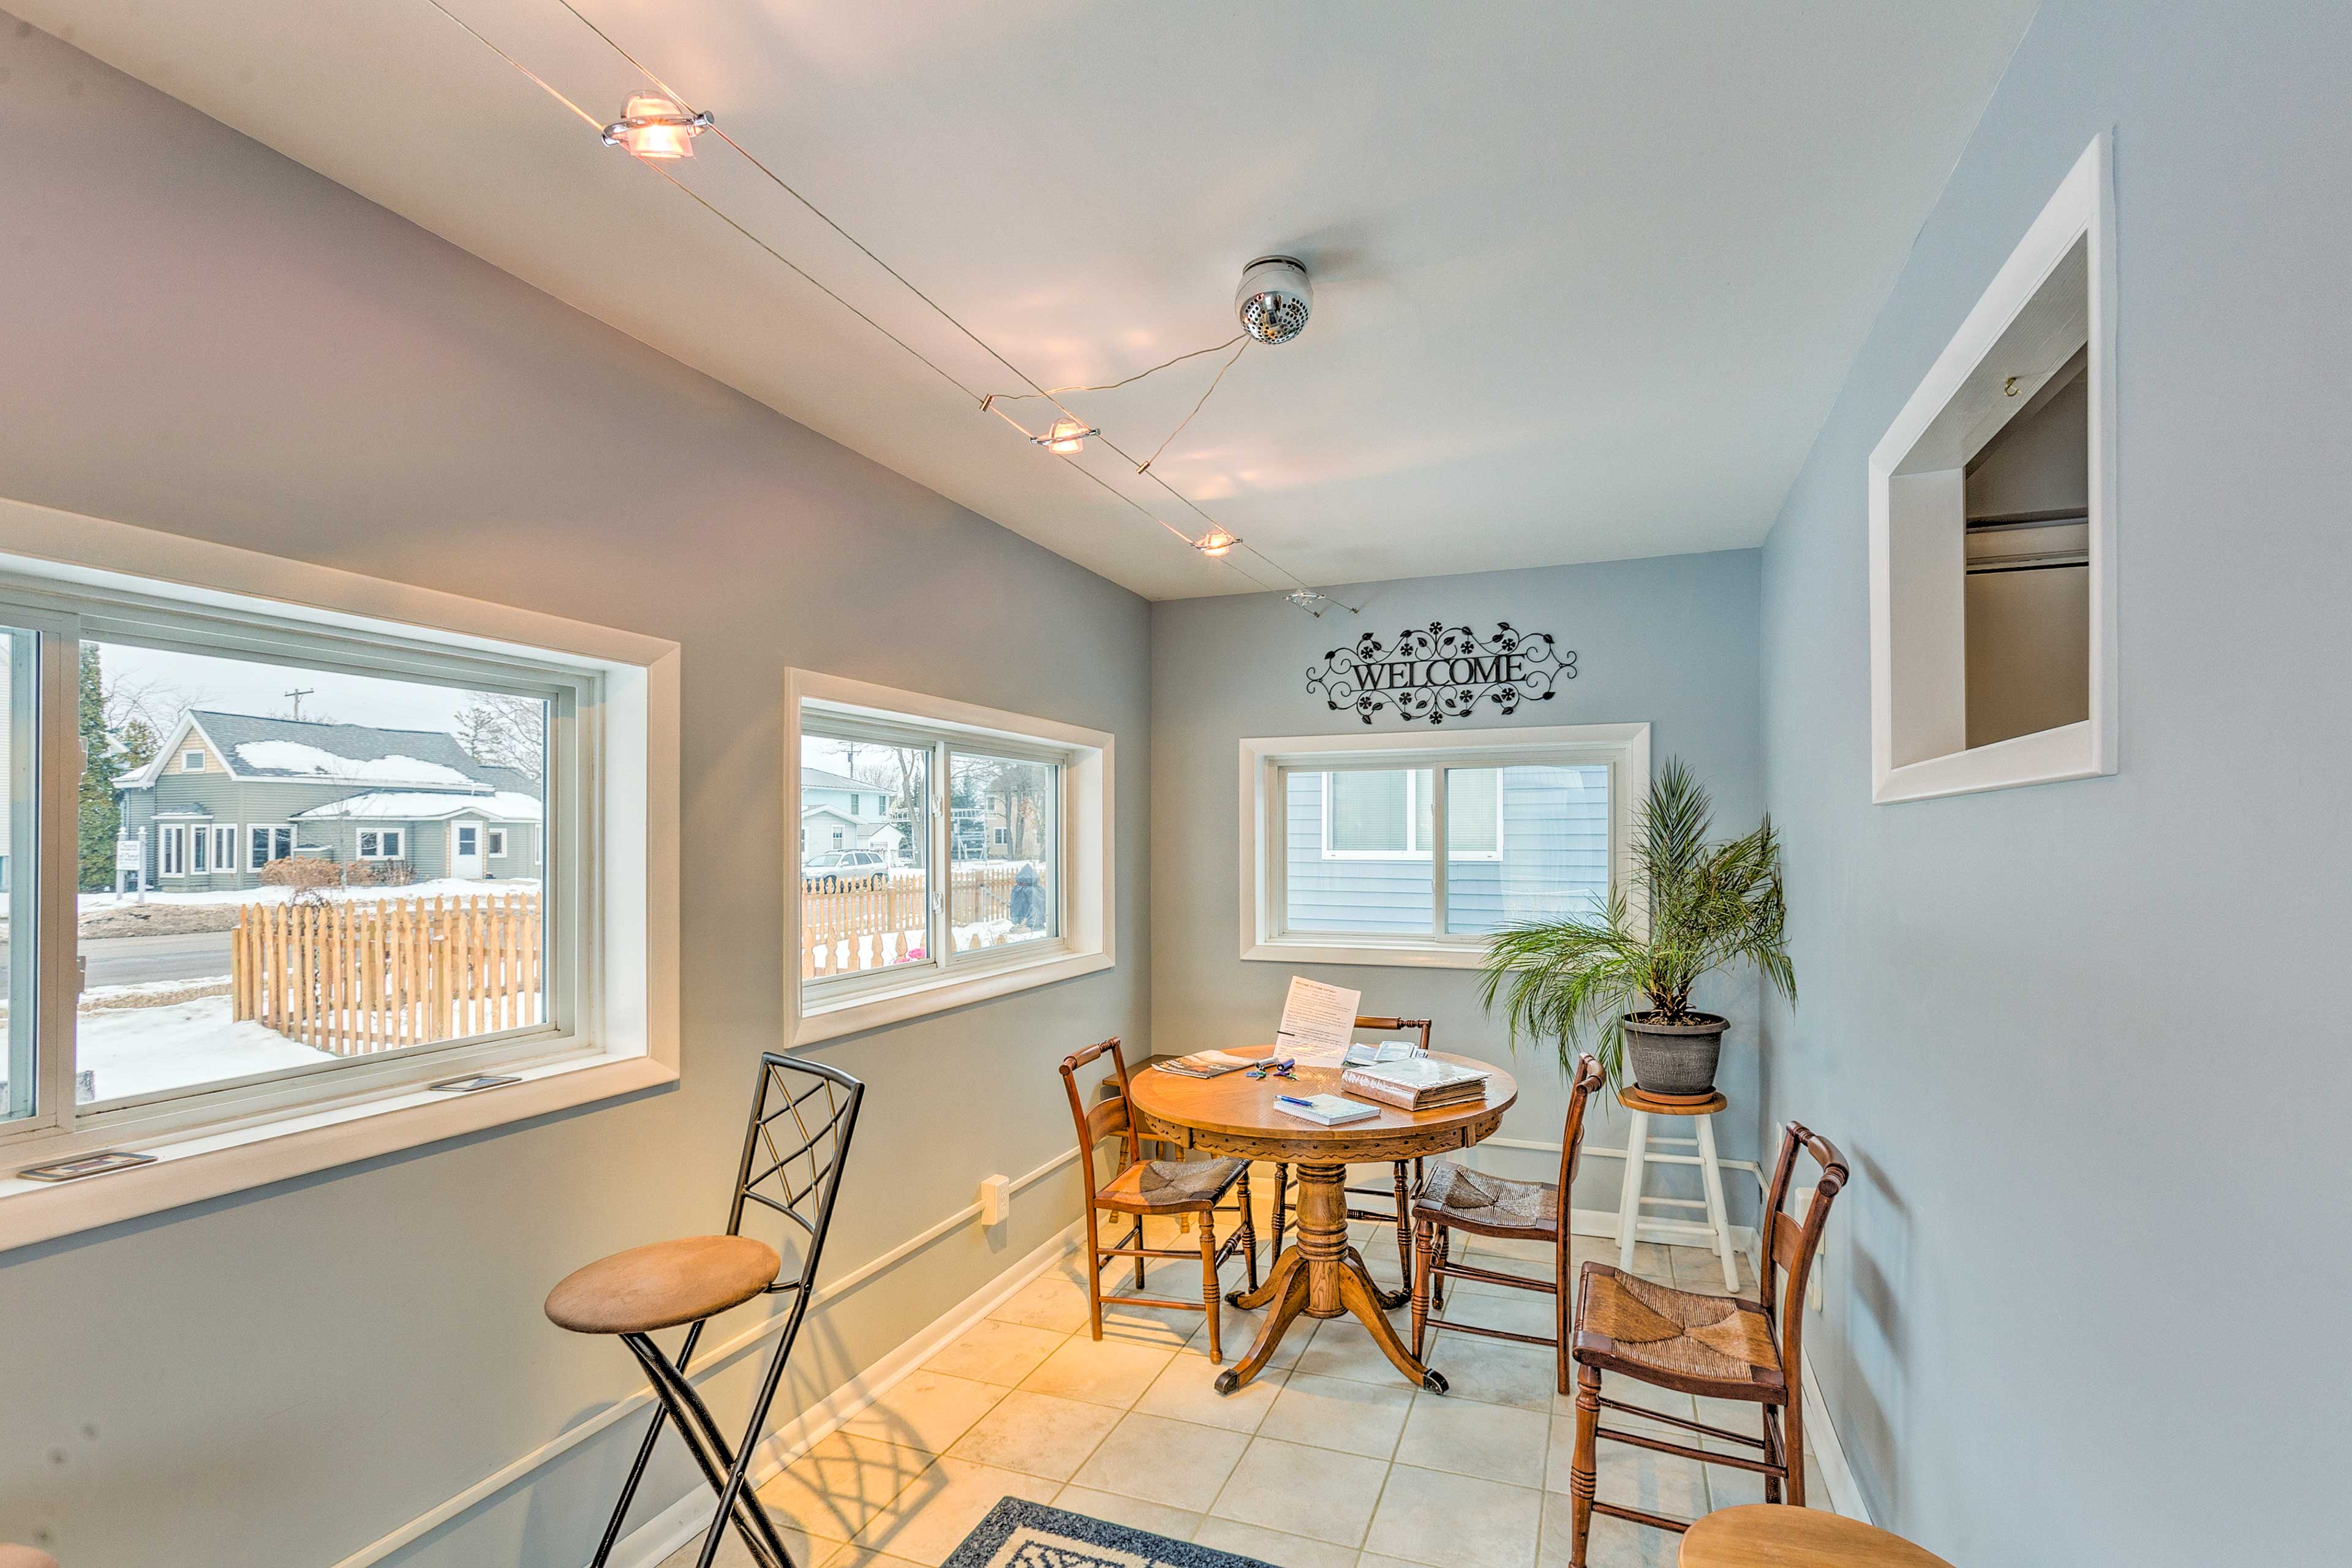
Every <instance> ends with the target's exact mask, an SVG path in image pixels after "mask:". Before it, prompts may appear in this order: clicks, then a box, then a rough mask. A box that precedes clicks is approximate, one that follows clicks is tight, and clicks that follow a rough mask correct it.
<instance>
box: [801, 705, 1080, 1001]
mask: <svg viewBox="0 0 2352 1568" xmlns="http://www.w3.org/2000/svg"><path fill="white" fill-rule="evenodd" d="M795 689H796V690H798V691H799V692H800V693H801V695H799V696H798V697H797V698H796V699H795V707H794V710H793V716H794V720H795V722H794V723H793V727H792V742H791V743H792V745H793V758H792V761H793V769H792V773H793V777H792V783H791V788H790V790H789V792H788V797H787V798H788V800H789V801H790V803H791V808H792V810H793V812H795V813H796V814H797V816H798V817H799V825H798V829H797V831H795V832H793V833H791V834H789V835H788V836H787V843H788V844H789V845H790V846H791V849H792V853H791V857H790V858H791V865H790V872H791V878H792V881H793V884H795V885H796V889H797V896H796V897H795V898H794V900H793V909H794V913H795V917H796V918H795V919H794V920H793V922H792V927H793V930H792V935H791V951H790V952H789V953H788V962H789V963H790V965H791V968H792V973H794V974H796V975H797V976H798V977H799V987H798V997H797V1004H798V1005H797V1008H796V1014H795V1018H794V1020H793V1027H792V1034H793V1038H794V1039H795V1041H800V1040H808V1039H818V1038H825V1037H830V1036H832V1035H835V1034H839V1033H844V1032H846V1031H847V1030H848V1029H850V1028H853V1027H867V1026H872V1025H873V1024H876V1023H882V1022H889V1021H895V1020H896V1019H898V1018H903V1017H908V1016H914V1015H915V1014H917V1013H920V1012H925V1011H930V1010H933V1009H934V1008H937V1007H942V1006H949V1005H957V1004H958V1003H960V1002H961V1001H964V1000H970V999H972V998H974V997H976V996H980V995H990V994H1002V993H1003V992H1004V991H1007V990H1012V989H1017V988H1019V987H1020V986H1023V985H1028V984H1044V983H1045V982H1046V981H1047V980H1051V979H1055V978H1060V977H1063V976H1064V975H1066V974H1074V973H1085V972H1086V971H1087V970H1089V969H1095V968H1100V967H1103V966H1104V965H1105V964H1107V963H1108V962H1109V960H1110V943H1109V935H1110V932H1109V925H1110V921H1109V898H1108V886H1109V841H1108V835H1107V832H1106V829H1105V825H1106V822H1107V819H1108V801H1109V772H1110V737H1109V736H1108V735H1104V734H1101V733H1099V732H1097V731H1087V730H1079V729H1076V728H1074V727H1071V726H1067V725H1062V724H1057V723H1054V722H1051V721H1045V720H1041V719H1029V718H1024V717H1022V716H1020V715H1015V714H1009V713H1002V712H998V711H996V710H985V709H976V708H972V707H970V706H969V705H966V704H961V703H953V702H948V701H944V700H937V699H931V698H926V697H922V696H919V695H918V694H915V693H909V692H898V691H889V690H887V689H880V688H873V687H867V686H865V685H863V684H862V683H859V682H853V681H845V680H841V679H836V678H833V677H825V676H816V675H811V674H806V673H800V674H797V675H796V678H795Z"/></svg>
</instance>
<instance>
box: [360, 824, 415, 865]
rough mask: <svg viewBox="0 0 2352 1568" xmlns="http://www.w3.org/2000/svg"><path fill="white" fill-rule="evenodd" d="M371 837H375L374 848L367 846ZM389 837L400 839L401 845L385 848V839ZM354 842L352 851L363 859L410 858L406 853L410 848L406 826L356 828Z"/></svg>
mask: <svg viewBox="0 0 2352 1568" xmlns="http://www.w3.org/2000/svg"><path fill="white" fill-rule="evenodd" d="M369 837H373V838H374V839H375V847H374V848H373V849H370V848H369V847H367V841H368V839H369ZM387 838H397V839H399V840H400V847H399V848H398V849H387V848H385V847H384V842H383V841H384V840H385V839H387ZM352 845H353V849H352V853H353V854H355V855H357V856H358V857H359V858H361V859H362V860H405V859H406V858H408V856H407V853H406V851H407V848H408V829H407V828H405V827H360V828H354V829H353V830H352Z"/></svg>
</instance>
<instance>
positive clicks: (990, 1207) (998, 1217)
mask: <svg viewBox="0 0 2352 1568" xmlns="http://www.w3.org/2000/svg"><path fill="white" fill-rule="evenodd" d="M1012 1208H1013V1178H1012V1177H1010V1176H991V1177H989V1178H987V1179H986V1180H985V1181H983V1182H982V1183H981V1184H980V1223H981V1224H982V1225H985V1226H999V1225H1003V1223H1004V1216H1005V1215H1007V1214H1008V1213H1010V1212H1011V1211H1012Z"/></svg>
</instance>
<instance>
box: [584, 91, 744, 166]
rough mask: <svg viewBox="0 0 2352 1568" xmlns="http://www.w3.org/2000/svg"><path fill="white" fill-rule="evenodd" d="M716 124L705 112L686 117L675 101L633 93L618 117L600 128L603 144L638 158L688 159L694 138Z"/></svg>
mask: <svg viewBox="0 0 2352 1568" xmlns="http://www.w3.org/2000/svg"><path fill="white" fill-rule="evenodd" d="M716 123H717V121H715V120H713V119H712V118H711V115H710V112H709V110H703V111H702V112H701V113H699V114H688V112H687V111H686V106H685V105H683V104H681V103H679V102H678V101H677V100H675V99H671V98H665V97H663V96H662V95H661V94H659V93H656V92H633V93H631V94H629V101H628V102H627V103H626V104H625V105H624V106H623V107H622V110H621V118H620V119H618V120H615V121H613V123H612V124H610V125H607V126H606V127H604V145H605V146H607V147H624V148H626V149H627V150H628V151H629V153H631V154H633V155H634V156H635V157H639V158H656V159H669V158H691V157H693V156H694V139H695V138H696V137H698V136H699V135H701V134H702V133H703V132H706V131H708V130H709V129H710V127H711V126H712V125H714V124H716Z"/></svg>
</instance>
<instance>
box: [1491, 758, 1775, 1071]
mask: <svg viewBox="0 0 2352 1568" xmlns="http://www.w3.org/2000/svg"><path fill="white" fill-rule="evenodd" d="M1713 815H1714V808H1713V805H1712V803H1711V802H1710V801H1709V800H1708V798H1707V793H1706V787H1705V786H1704V785H1702V784H1700V783H1699V782H1698V781H1697V780H1696V778H1694V777H1692V776H1691V773H1690V770H1689V769H1688V768H1686V767H1685V766H1684V765H1683V764H1682V763H1680V762H1679V761H1672V760H1670V761H1668V762H1667V763H1666V764H1665V766H1664V768H1663V769H1662V770H1660V772H1659V773H1658V778H1657V782H1656V783H1655V784H1654V785H1652V786H1651V790H1650V797H1649V799H1648V800H1646V801H1644V802H1643V805H1642V807H1641V809H1640V811H1639V812H1638V813H1637V814H1636V817H1635V821H1634V828H1633V868H1632V869H1633V875H1632V877H1631V879H1630V881H1631V883H1632V885H1633V889H1635V890H1636V891H1637V892H1638V893H1639V894H1640V900H1639V901H1638V903H1637V902H1636V901H1635V900H1631V899H1629V898H1628V897H1627V896H1626V889H1624V888H1623V887H1620V888H1618V889H1616V890H1614V891H1612V893H1611V894H1610V896H1609V902H1608V904H1607V906H1606V907H1605V908H1604V909H1603V910H1601V911H1600V913H1598V914H1597V915H1593V916H1588V917H1585V918H1582V919H1571V920H1560V921H1527V922H1525V923H1522V924H1518V925H1513V926H1508V927H1506V928H1505V929H1503V930H1502V931H1496V933H1495V934H1494V935H1493V936H1491V937H1489V938H1488V939H1487V945H1486V963H1485V966H1484V970H1485V999H1486V1007H1487V1009H1488V1010H1489V1011H1490V1012H1491V1011H1492V1010H1493V1009H1494V1007H1495V1006H1496V1004H1497V1003H1498V1002H1500V1003H1501V1004H1502V1005H1503V1006H1504V1009H1505V1016H1507V1018H1508V1020H1509V1022H1510V1029H1511V1042H1512V1045H1513V1047H1515V1048H1516V1047H1517V1043H1518V1040H1519V1037H1521V1036H1522V1035H1525V1036H1528V1037H1532V1038H1535V1039H1538V1040H1542V1039H1549V1040H1552V1041H1555V1042H1557V1044H1558V1046H1559V1053H1560V1060H1561V1061H1562V1062H1563V1063H1566V1062H1567V1061H1568V1060H1569V1059H1570V1055H1569V1053H1570V1051H1571V1050H1573V1049H1575V1048H1577V1047H1578V1046H1579V1044H1580V1042H1582V1041H1583V1040H1584V1039H1586V1038H1588V1037H1590V1038H1592V1039H1593V1040H1594V1041H1595V1046H1596V1049H1597V1053H1598V1055H1599V1056H1600V1058H1601V1067H1602V1068H1603V1070H1605V1071H1606V1072H1607V1073H1608V1075H1609V1081H1610V1083H1611V1084H1612V1086H1618V1087H1622V1085H1623V1083H1624V1081H1625V1073H1626V1070H1627V1068H1628V1067H1629V1065H1630V1067H1631V1069H1632V1073H1633V1081H1634V1083H1636V1084H1637V1085H1639V1086H1640V1087H1641V1088H1642V1089H1643V1090H1644V1091H1645V1092H1647V1093H1651V1094H1659V1095H1670V1096H1676V1097H1686V1096H1700V1095H1705V1094H1706V1093H1708V1092H1709V1091H1710V1090H1712V1089H1713V1088H1714V1086H1715V1067H1716V1060H1717V1055H1718V1054H1719V1053H1720V1052H1721V1050H1722V1047H1723V1031H1724V1028H1725V1026H1726V1020H1725V1019H1723V1018H1722V1017H1721V1016H1718V1015H1717V1014H1713V1013H1702V1012H1698V1011H1696V1010H1695V1009H1694V1008H1693V1007H1692V1006H1691V1001H1690V997H1691V988H1692V987H1693V986H1694V985H1696V984H1697V983H1698V980H1699V977H1700V976H1701V975H1704V974H1706V973H1709V972H1711V971H1713V970H1716V969H1719V968H1721V967H1723V966H1724V965H1725V964H1727V963H1736V962H1738V961H1740V960H1743V959H1744V960H1746V961H1748V963H1753V964H1755V965H1756V967H1757V968H1758V970H1759V971H1760V972H1761V973H1763V975H1764V978H1765V979H1766V980H1768V981H1769V982H1770V983H1771V984H1772V987H1773V989H1774V990H1776V991H1778V992H1780V994H1781V995H1783V996H1785V997H1787V998H1788V999H1789V1002H1790V1005H1792V1006H1793V1005H1795V1004H1796V1000H1797V976H1796V971H1795V970H1794V968H1792V967H1791V966H1790V963H1789V953H1788V947H1787V937H1786V928H1787V923H1788V904H1787V900H1786V899H1785V898H1784V896H1783V894H1782V891H1781V887H1780V840H1779V839H1777V838H1775V837H1773V834H1772V819H1771V818H1770V817H1769V816H1767V817H1766V818H1765V819H1764V820H1763V821H1762V822H1761V823H1760V824H1759V825H1758V826H1757V827H1756V830H1755V831H1754V832H1752V833H1748V834H1746V835H1743V836H1742V837H1738V838H1733V839H1729V840H1727V841H1725V842H1722V843H1713V844H1711V843H1709V842H1708V841H1707V829H1708V827H1709V826H1710V825H1711V821H1712V818H1713ZM1637 1003H1645V1004H1646V1005H1640V1006H1637V1005H1636V1004H1637Z"/></svg>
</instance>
